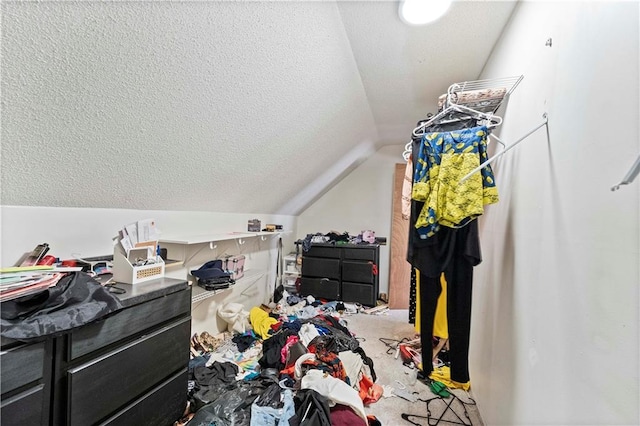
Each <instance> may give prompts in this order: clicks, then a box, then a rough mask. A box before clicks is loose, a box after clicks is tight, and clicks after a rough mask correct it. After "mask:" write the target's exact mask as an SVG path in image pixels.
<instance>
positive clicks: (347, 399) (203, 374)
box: [175, 292, 469, 426]
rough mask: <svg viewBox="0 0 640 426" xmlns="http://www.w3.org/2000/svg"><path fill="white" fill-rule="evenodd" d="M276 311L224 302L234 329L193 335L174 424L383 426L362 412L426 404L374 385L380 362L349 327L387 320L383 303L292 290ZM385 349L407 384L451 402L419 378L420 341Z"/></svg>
mask: <svg viewBox="0 0 640 426" xmlns="http://www.w3.org/2000/svg"><path fill="white" fill-rule="evenodd" d="M271 305H272V306H271V307H269V306H266V305H260V306H254V307H252V308H250V309H249V310H248V311H247V310H246V309H245V308H244V307H243V306H242V305H238V304H233V303H227V304H224V305H222V306H220V307H219V309H218V315H219V316H220V317H221V318H222V319H224V320H225V321H226V322H227V325H228V327H227V330H226V331H224V332H222V333H220V334H218V335H215V336H213V335H211V334H209V333H208V332H201V333H196V334H194V335H193V337H192V339H191V361H190V364H189V389H188V399H189V405H188V407H187V410H186V411H185V414H184V417H183V418H182V419H180V420H179V421H177V422H176V423H175V426H178V425H181V426H182V425H189V426H205V425H206V426H209V425H212V424H215V425H248V426H252V425H256V426H257V425H260V426H262V425H301V424H304V425H307V424H310V425H311V424H313V425H327V426H329V425H365V426H368V425H381V424H382V423H381V422H380V421H379V419H378V418H376V416H374V415H372V414H371V413H370V410H365V407H370V406H371V405H372V404H375V403H376V402H378V401H379V400H380V399H381V398H382V397H385V398H388V397H391V396H396V397H400V398H403V399H406V400H408V401H413V402H417V401H424V402H426V403H427V405H428V404H429V402H428V401H429V400H428V399H424V398H418V396H417V395H415V393H413V392H410V391H409V390H407V389H402V387H403V386H395V387H392V386H388V385H385V386H382V385H380V384H378V383H376V382H377V375H376V366H375V365H374V361H373V359H372V358H371V356H370V354H367V352H366V348H363V346H362V345H361V341H360V340H359V338H358V336H357V335H355V334H354V333H353V332H352V331H351V330H349V328H348V325H347V324H348V318H349V317H350V316H352V315H360V314H362V315H380V314H382V313H384V312H385V310H388V307H387V306H386V305H380V306H378V307H377V308H380V309H374V310H371V308H364V307H363V306H359V305H357V304H349V303H343V302H336V301H331V302H324V303H323V302H322V301H320V300H315V299H314V298H313V297H312V296H308V297H306V298H301V297H298V296H296V295H292V294H288V293H287V292H284V294H283V297H282V299H281V300H280V302H279V303H276V304H271ZM367 310H368V311H369V312H368V313H367V312H365V311H367ZM380 341H383V342H384V343H385V345H387V347H388V348H389V350H388V352H387V353H388V354H390V353H394V355H395V356H394V357H395V358H396V359H400V361H401V362H402V364H404V366H405V368H406V369H407V374H408V376H407V377H409V379H408V380H409V382H408V383H411V381H413V383H414V384H415V382H416V380H421V381H422V382H423V383H425V384H428V385H429V386H430V389H431V392H433V393H434V395H435V397H436V398H441V399H442V398H445V399H447V400H448V399H451V398H450V396H449V392H448V387H447V385H445V384H444V382H441V381H435V380H432V379H430V378H426V379H425V378H424V377H420V373H421V372H420V371H419V369H418V366H419V364H420V362H421V354H420V348H419V342H420V339H419V338H418V339H415V338H414V339H413V340H409V339H403V340H402V341H394V340H393V339H386V341H385V340H383V339H382V338H381V339H380ZM400 367H402V366H400ZM447 403H448V404H449V405H451V404H452V403H453V402H447ZM420 404H421V403H420ZM398 423H402V419H400V418H398ZM465 424H469V423H465Z"/></svg>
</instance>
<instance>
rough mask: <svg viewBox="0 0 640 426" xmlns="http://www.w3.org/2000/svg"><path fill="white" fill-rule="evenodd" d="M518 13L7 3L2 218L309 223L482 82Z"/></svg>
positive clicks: (465, 7)
mask: <svg viewBox="0 0 640 426" xmlns="http://www.w3.org/2000/svg"><path fill="white" fill-rule="evenodd" d="M514 4H515V3H513V2H507V3H500V2H493V1H489V2H477V1H474V2H460V3H455V4H454V5H453V6H452V8H451V10H450V11H449V13H448V14H447V15H446V16H445V18H443V19H442V20H441V21H439V22H437V23H436V24H435V25H432V26H427V27H408V26H405V25H403V24H401V22H400V20H399V18H398V16H397V3H396V2H384V1H383V2H347V1H342V2H338V3H336V2H332V1H324V2H306V1H305V2H303V1H300V2H297V1H291V2H226V1H223V2H195V1H194V2H169V1H155V2H93V1H91V2H84V1H80V2H77V1H60V2H6V1H5V2H3V3H2V63H1V66H2V69H1V73H2V74H1V77H2V81H1V83H2V86H1V89H2V111H1V112H2V117H1V119H2V123H1V124H2V129H1V130H2V133H1V137H2V141H1V142H2V151H1V158H0V161H1V166H2V167H1V172H0V173H1V175H0V177H1V200H0V201H1V203H2V204H3V205H32V206H53V207H104V208H135V209H159V210H204V211H215V212H244V213H253V212H255V213H265V214H266V213H283V214H298V213H300V212H301V211H302V210H303V209H304V208H305V207H306V206H307V205H308V204H309V203H311V202H312V201H313V200H314V199H315V198H316V197H317V196H318V195H319V194H321V193H322V192H323V191H326V190H327V188H328V187H330V186H331V185H332V184H334V183H335V182H336V181H337V180H338V179H340V178H341V177H342V176H344V175H345V173H347V172H348V171H349V170H350V169H352V168H353V167H355V166H356V165H357V164H358V163H359V162H361V161H363V160H364V158H365V157H366V156H367V155H369V154H370V153H371V152H372V150H373V149H375V147H379V146H381V145H384V144H403V143H404V142H405V139H407V135H408V134H409V133H410V131H411V128H412V126H413V124H415V122H416V121H417V120H418V119H420V118H421V117H423V116H424V115H425V113H426V112H429V111H433V110H434V109H435V102H436V99H437V96H438V95H439V94H440V93H442V92H443V91H444V90H446V88H447V87H448V86H449V84H451V83H453V82H456V81H464V80H473V79H476V78H477V76H478V75H479V74H480V71H481V69H482V66H483V65H484V63H485V62H486V60H487V58H488V56H489V54H490V52H491V49H492V47H493V45H494V43H495V42H496V40H497V38H498V37H499V35H500V32H501V30H502V28H503V27H504V25H505V24H506V22H507V20H508V18H509V15H510V13H511V11H512V9H513V6H514Z"/></svg>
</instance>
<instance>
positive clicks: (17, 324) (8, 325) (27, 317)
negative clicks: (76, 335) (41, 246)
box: [0, 272, 122, 341]
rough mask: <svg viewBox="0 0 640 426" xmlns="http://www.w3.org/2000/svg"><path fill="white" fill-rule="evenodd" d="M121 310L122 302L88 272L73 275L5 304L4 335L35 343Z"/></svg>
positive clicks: (0, 312) (1, 312) (0, 322)
mask: <svg viewBox="0 0 640 426" xmlns="http://www.w3.org/2000/svg"><path fill="white" fill-rule="evenodd" d="M121 308H122V303H121V302H120V300H119V299H118V298H117V297H116V296H114V295H113V294H112V293H109V291H108V290H107V289H106V288H104V287H103V286H102V285H101V284H100V283H99V282H97V281H96V280H94V279H93V278H92V277H91V276H89V275H88V274H87V273H85V272H74V273H69V274H68V275H66V276H64V277H62V278H61V279H60V281H58V283H57V284H56V285H55V286H53V287H50V288H48V289H47V290H44V291H43V292H42V293H38V294H35V295H30V296H24V297H19V298H17V299H13V300H8V301H6V302H3V303H2V305H1V306H0V327H1V329H2V336H3V337H6V338H10V339H15V340H23V341H34V340H36V339H39V338H45V337H47V336H55V335H61V334H63V333H65V332H68V331H70V330H72V329H74V328H78V327H81V326H83V325H85V324H88V323H90V322H93V321H96V320H98V319H100V318H102V317H104V316H105V315H107V314H109V313H111V312H114V311H117V310H119V309H121Z"/></svg>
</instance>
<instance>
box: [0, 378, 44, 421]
mask: <svg viewBox="0 0 640 426" xmlns="http://www.w3.org/2000/svg"><path fill="white" fill-rule="evenodd" d="M3 391H4V389H3ZM44 395H45V392H44V385H38V386H36V387H34V388H31V389H29V390H27V391H24V392H22V393H19V394H17V395H14V396H13V397H11V398H8V399H6V400H3V401H2V404H1V405H0V419H1V420H2V424H3V425H7V426H13V425H15V426H21V425H25V426H26V425H28V426H36V425H41V424H47V423H48V421H47V419H45V418H43V417H42V415H43V414H44V413H43V410H44V407H45V401H44ZM47 406H48V405H47Z"/></svg>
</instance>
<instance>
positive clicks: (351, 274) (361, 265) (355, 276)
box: [342, 260, 375, 284]
mask: <svg viewBox="0 0 640 426" xmlns="http://www.w3.org/2000/svg"><path fill="white" fill-rule="evenodd" d="M374 279H375V275H373V263H368V262H353V261H348V260H345V261H344V262H342V280H343V281H355V282H358V283H367V284H373V281H374Z"/></svg>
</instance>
